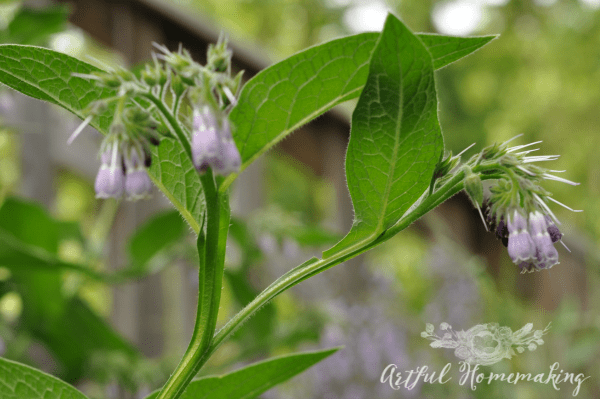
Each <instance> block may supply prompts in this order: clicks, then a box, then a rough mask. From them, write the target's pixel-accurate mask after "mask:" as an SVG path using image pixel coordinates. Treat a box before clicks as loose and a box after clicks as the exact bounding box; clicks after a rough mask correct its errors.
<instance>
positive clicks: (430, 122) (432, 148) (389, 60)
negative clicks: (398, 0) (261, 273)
mask: <svg viewBox="0 0 600 399" xmlns="http://www.w3.org/2000/svg"><path fill="white" fill-rule="evenodd" d="M433 72H434V69H433V62H432V60H431V56H430V53H429V52H428V51H427V48H426V47H425V46H424V45H423V43H422V42H421V41H420V40H419V39H418V38H417V37H416V36H415V35H414V34H413V33H412V32H411V31H410V30H409V29H408V28H407V27H406V26H404V24H403V23H402V22H400V21H399V20H398V19H397V18H395V17H394V16H392V15H389V16H388V18H387V19H386V23H385V26H384V29H383V32H382V34H381V37H380V39H379V41H378V43H377V46H376V48H375V50H374V52H373V56H372V58H371V64H370V67H369V77H368V79H367V83H366V84H365V88H364V90H363V91H362V94H361V96H360V99H359V100H358V104H357V105H356V109H355V110H354V113H353V115H352V130H351V132H350V142H349V144H348V152H347V155H346V179H347V182H348V190H349V191H350V196H351V198H352V203H353V204H354V223H353V225H352V228H351V230H350V232H349V233H348V235H347V236H346V237H345V238H344V239H342V241H340V242H339V243H338V244H337V245H336V246H334V247H333V248H332V249H330V250H329V251H327V252H325V253H324V256H325V257H327V256H329V255H330V254H332V253H334V252H337V251H340V250H342V249H344V248H345V247H347V246H349V245H352V244H354V243H358V242H362V241H367V240H373V239H375V238H376V237H377V236H379V235H380V234H381V233H382V232H383V231H384V230H385V229H387V228H388V227H390V226H391V225H392V224H393V223H395V222H396V221H397V220H398V219H400V217H401V216H402V215H403V214H404V212H406V211H407V210H408V208H409V207H410V206H411V205H412V204H413V203H414V202H415V201H416V200H417V199H418V198H419V196H421V195H422V194H423V192H424V191H425V189H426V188H427V187H428V185H429V182H430V181H431V176H432V174H433V171H434V169H435V166H436V164H437V162H438V161H439V159H440V156H441V154H442V148H443V138H442V133H441V130H440V126H439V123H438V119H437V97H436V91H435V81H434V74H433Z"/></svg>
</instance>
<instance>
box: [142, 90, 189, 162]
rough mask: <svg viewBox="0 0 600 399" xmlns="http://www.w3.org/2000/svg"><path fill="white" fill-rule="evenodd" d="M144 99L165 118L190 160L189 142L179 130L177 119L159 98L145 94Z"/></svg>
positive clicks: (181, 130)
mask: <svg viewBox="0 0 600 399" xmlns="http://www.w3.org/2000/svg"><path fill="white" fill-rule="evenodd" d="M144 97H145V98H147V99H148V100H150V101H151V102H152V103H153V104H154V105H155V106H156V108H158V110H159V111H160V113H161V114H162V116H163V118H165V120H166V121H167V122H168V124H169V125H170V126H171V130H172V131H173V132H175V135H176V136H177V138H178V139H179V141H180V142H181V145H182V146H183V149H184V150H185V152H186V153H187V154H188V156H189V157H190V159H192V146H191V144H190V140H189V139H188V136H187V135H186V134H185V133H184V131H183V129H181V126H180V124H179V122H178V121H177V118H175V116H174V115H173V114H172V113H171V111H169V109H168V108H167V107H166V106H165V104H164V103H163V102H162V101H161V100H160V99H159V98H157V97H156V96H154V94H152V93H145V94H144Z"/></svg>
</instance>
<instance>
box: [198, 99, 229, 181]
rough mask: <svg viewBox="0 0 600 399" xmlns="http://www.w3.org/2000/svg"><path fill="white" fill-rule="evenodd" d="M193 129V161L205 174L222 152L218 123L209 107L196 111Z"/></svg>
mask: <svg viewBox="0 0 600 399" xmlns="http://www.w3.org/2000/svg"><path fill="white" fill-rule="evenodd" d="M193 118H194V120H193V129H192V161H193V162H194V166H195V167H196V169H197V170H198V171H199V172H204V171H206V169H207V168H208V167H212V166H213V165H214V164H215V162H217V161H218V160H219V153H220V152H222V149H221V140H220V137H219V131H218V125H217V121H216V119H215V117H214V115H213V114H212V112H211V111H210V108H209V107H208V106H206V105H205V106H204V107H202V110H199V109H197V108H195V109H194V115H193Z"/></svg>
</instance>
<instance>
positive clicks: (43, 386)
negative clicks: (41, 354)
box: [0, 358, 87, 399]
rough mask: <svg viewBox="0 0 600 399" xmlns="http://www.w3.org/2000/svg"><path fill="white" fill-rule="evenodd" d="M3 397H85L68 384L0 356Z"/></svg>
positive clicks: (63, 398)
mask: <svg viewBox="0 0 600 399" xmlns="http://www.w3.org/2000/svg"><path fill="white" fill-rule="evenodd" d="M0 397H1V398H3V399H40V398H44V399H87V397H86V396H85V395H84V394H82V393H81V392H79V391H78V390H77V389H75V388H73V387H72V386H70V385H69V384H67V383H65V382H62V381H61V380H59V379H58V378H56V377H53V376H51V375H49V374H46V373H44V372H43V371H40V370H36V369H34V368H32V367H29V366H25V365H24V364H20V363H16V362H13V361H10V360H7V359H4V358H0Z"/></svg>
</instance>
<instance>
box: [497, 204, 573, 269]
mask: <svg viewBox="0 0 600 399" xmlns="http://www.w3.org/2000/svg"><path fill="white" fill-rule="evenodd" d="M506 220H507V223H504V220H501V221H500V222H499V223H498V227H497V229H496V234H497V235H499V236H501V237H506V235H507V233H508V243H507V244H508V254H509V256H510V258H511V259H512V261H513V262H514V263H515V264H516V265H518V266H519V267H520V268H521V271H522V272H523V273H524V272H525V271H530V272H531V271H534V270H540V269H549V268H551V267H552V266H554V265H556V264H557V263H558V252H557V250H556V248H554V243H555V242H557V241H559V240H560V239H561V238H562V234H561V232H560V230H559V229H558V227H556V225H555V224H554V222H553V221H552V219H551V218H550V217H549V216H546V215H544V214H542V213H541V212H539V211H534V212H531V213H529V216H528V217H526V216H525V215H523V213H521V212H520V211H519V210H517V209H514V210H512V212H510V211H509V212H508V215H507V217H506Z"/></svg>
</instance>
